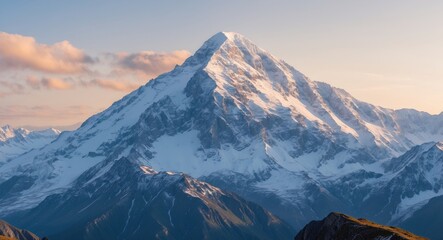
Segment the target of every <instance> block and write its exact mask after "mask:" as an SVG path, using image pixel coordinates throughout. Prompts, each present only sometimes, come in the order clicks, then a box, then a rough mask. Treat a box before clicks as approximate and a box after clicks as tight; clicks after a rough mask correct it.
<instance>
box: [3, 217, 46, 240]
mask: <svg viewBox="0 0 443 240" xmlns="http://www.w3.org/2000/svg"><path fill="white" fill-rule="evenodd" d="M0 240H40V238H39V237H37V236H36V235H35V234H34V233H32V232H30V231H27V230H23V229H19V228H16V227H14V226H12V225H11V224H9V223H7V222H5V221H3V220H0Z"/></svg>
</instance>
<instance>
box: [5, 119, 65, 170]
mask: <svg viewBox="0 0 443 240" xmlns="http://www.w3.org/2000/svg"><path fill="white" fill-rule="evenodd" d="M59 134H60V131H59V130H57V129H54V128H49V129H45V130H40V131H30V130H28V129H25V128H13V127H12V126H10V125H5V126H3V127H0V166H1V165H2V164H3V163H4V162H5V161H6V160H7V159H11V158H14V157H16V156H18V155H20V154H22V153H25V152H27V151H29V150H31V149H33V148H41V147H43V146H45V145H46V144H48V143H49V142H51V141H52V140H54V139H55V138H56V137H57V136H58V135H59Z"/></svg>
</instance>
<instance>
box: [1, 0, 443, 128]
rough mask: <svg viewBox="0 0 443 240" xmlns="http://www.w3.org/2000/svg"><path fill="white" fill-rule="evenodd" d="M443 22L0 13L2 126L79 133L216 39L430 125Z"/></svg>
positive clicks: (240, 12) (364, 11) (6, 9)
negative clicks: (245, 44)
mask: <svg viewBox="0 0 443 240" xmlns="http://www.w3.org/2000/svg"><path fill="white" fill-rule="evenodd" d="M442 11H443V2H441V1H427V2H426V4H425V3H423V2H420V1H412V0H406V1H399V0H398V1H390V2H385V1H367V2H363V1H358V2H357V1H341V2H340V3H337V2H334V3H333V2H328V1H309V2H308V1H272V2H271V1H265V0H260V1H256V2H254V4H253V5H252V6H251V4H250V3H248V2H246V1H244V2H237V1H224V2H223V3H216V2H207V1H192V2H189V1H186V2H184V1H168V2H152V3H147V2H143V1H133V2H131V4H128V3H124V2H121V1H108V2H107V3H106V4H100V3H99V2H88V1H76V2H67V1H62V2H52V1H38V2H24V1H23V2H22V1H14V2H6V3H2V6H1V8H0V32H1V33H0V125H4V124H11V125H13V126H33V127H38V126H67V125H72V124H76V123H78V122H82V121H84V120H85V119H86V118H87V117H89V116H91V115H92V114H94V113H97V112H98V111H101V110H103V109H105V108H107V107H108V106H109V105H110V104H112V102H114V101H116V100H118V99H120V98H121V97H122V96H124V95H126V94H127V93H129V92H130V91H132V90H134V89H136V88H137V87H138V86H140V85H142V84H145V83H146V82H147V81H148V80H149V79H152V78H154V77H155V76H157V75H159V74H161V73H163V72H166V71H169V70H170V69H172V68H173V67H174V66H175V65H176V64H180V63H182V62H183V61H184V60H185V59H186V58H187V57H188V56H189V55H190V54H192V53H193V52H194V51H195V50H196V49H197V48H198V47H199V46H200V45H201V44H202V43H203V42H204V41H205V40H206V39H208V38H209V37H210V36H212V35H213V34H215V33H216V32H220V31H234V32H238V33H241V34H242V35H244V36H246V37H247V38H249V39H251V40H252V41H253V42H255V43H256V44H257V45H259V46H260V47H262V48H264V49H266V50H267V51H269V52H270V53H272V54H274V55H275V56H277V57H279V58H282V59H284V60H285V61H286V62H288V63H289V64H290V65H292V66H294V67H295V68H297V69H298V70H299V71H301V72H302V73H304V74H305V75H307V76H308V77H310V78H311V79H313V80H317V81H323V82H327V83H330V84H331V85H333V86H335V87H339V88H343V89H345V90H346V91H348V92H350V93H351V94H352V95H353V96H354V97H356V98H358V99H360V100H362V101H367V102H370V103H373V104H375V105H379V106H383V107H387V108H394V109H398V108H415V109H418V110H422V111H426V112H429V113H433V114H438V113H440V112H442V111H443V106H442V105H441V103H442V102H443V94H442V93H441V92H442V89H443V81H442V79H443V61H442V60H441V59H442V56H443V44H442V43H443V28H441V27H440V26H441V25H442V24H443V15H442V14H441V12H442ZM276 23H277V24H276Z"/></svg>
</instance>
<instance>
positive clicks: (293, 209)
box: [0, 32, 443, 228]
mask: <svg viewBox="0 0 443 240" xmlns="http://www.w3.org/2000/svg"><path fill="white" fill-rule="evenodd" d="M441 140H443V114H441V115H430V114H427V113H423V112H418V111H415V110H391V109H386V108H382V107H377V106H374V105H371V104H369V103H365V102H362V101H359V100H357V99H355V98H353V97H352V96H351V95H350V94H349V93H347V92H346V91H344V90H341V89H337V88H334V87H332V86H330V85H328V84H326V83H321V82H316V81H312V80H310V79H309V78H307V77H306V76H304V75H303V74H302V73H300V72H299V71H297V70H296V69H294V68H293V67H291V66H290V65H288V64H287V63H285V62H284V61H282V60H280V59H278V58H276V57H274V56H273V55H271V54H270V53H268V52H266V51H265V50H263V49H261V48H259V47H257V46H256V45H255V44H253V43H252V42H251V41H250V40H248V39H246V38H245V37H243V36H241V35H240V34H237V33H224V32H222V33H218V34H216V35H214V36H213V37H211V38H210V39H209V40H208V41H206V42H205V43H204V44H203V46H202V47H201V48H200V49H198V50H197V51H196V52H195V54H194V55H193V56H191V57H189V58H188V59H187V60H186V61H185V62H184V63H183V64H182V65H181V66H177V67H176V68H175V69H174V70H172V71H171V72H168V73H164V74H162V75H160V76H159V77H157V78H156V79H153V80H151V81H149V82H148V83H147V84H146V85H144V86H142V87H140V88H139V89H137V90H135V91H134V92H132V93H130V94H129V95H127V96H125V97H124V98H123V99H121V100H119V101H117V102H115V103H114V104H112V106H110V107H109V108H108V109H106V110H105V111H103V112H101V113H98V114H96V115H94V116H92V117H90V118H89V119H88V120H87V121H85V122H84V123H83V124H82V126H81V127H80V128H79V129H77V130H76V131H73V132H67V133H64V134H61V136H60V137H58V138H57V140H56V141H54V142H52V143H51V144H49V145H47V146H45V147H44V148H41V149H35V150H33V151H30V152H28V153H26V154H24V155H21V156H19V157H17V158H15V159H14V160H13V161H10V162H8V163H6V164H5V165H3V166H1V167H0V192H1V191H6V192H7V193H8V194H7V195H3V196H0V209H1V210H0V215H2V214H3V215H7V214H9V213H13V212H16V211H17V210H18V209H23V208H31V207H34V206H36V205H38V204H39V203H40V202H42V201H43V199H45V198H46V197H47V196H49V195H51V194H56V193H57V194H60V193H63V192H65V191H67V190H68V189H70V188H72V186H73V185H75V184H76V181H77V180H78V178H79V176H80V175H82V174H84V173H85V172H87V171H90V170H91V169H95V171H92V172H94V174H95V175H93V176H90V177H91V179H95V178H98V177H100V176H102V175H104V174H106V173H107V171H109V169H111V168H112V166H113V165H114V164H115V162H116V161H117V160H118V159H120V158H122V157H125V158H127V159H129V160H130V161H132V162H135V163H137V164H139V165H147V166H150V167H151V168H153V169H154V170H156V171H175V172H184V173H186V174H189V175H191V176H192V177H194V178H199V179H200V180H205V181H208V182H210V183H212V184H213V185H215V186H217V187H220V188H222V189H227V190H231V191H234V192H236V193H238V194H239V195H241V196H242V197H244V198H246V199H248V200H252V201H254V202H256V203H259V204H261V205H262V206H265V207H267V208H268V209H269V210H271V211H272V212H274V213H276V214H277V215H279V216H280V217H282V218H284V219H285V220H287V221H288V222H290V223H292V224H293V225H294V226H295V227H297V228H301V227H302V226H304V224H305V223H307V222H308V221H310V220H312V219H318V218H321V217H323V216H324V215H326V214H327V213H329V212H331V211H345V212H353V211H355V206H358V204H360V203H361V202H362V201H363V199H367V198H368V196H366V195H368V194H371V193H370V190H368V189H370V187H369V186H368V184H378V183H380V182H382V181H389V179H391V178H393V175H391V174H387V169H385V168H386V166H387V165H385V164H384V162H386V161H390V160H389V159H391V158H393V157H398V156H400V155H401V154H402V153H404V152H406V151H407V150H409V149H410V148H411V147H413V146H415V145H418V144H423V143H425V142H431V141H441ZM382 176H383V177H382ZM340 183H346V184H348V183H349V185H340ZM11 186H12V187H11ZM356 187H358V189H359V191H358V194H357V192H356V191H354V189H355V188H356ZM341 191H344V193H346V194H347V195H345V194H342V192H341ZM354 192H355V195H353V193H354ZM416 194H419V193H416ZM343 196H347V198H346V199H345V198H344V197H343ZM383 197H384V198H386V199H388V198H389V196H383ZM374 214H377V213H374Z"/></svg>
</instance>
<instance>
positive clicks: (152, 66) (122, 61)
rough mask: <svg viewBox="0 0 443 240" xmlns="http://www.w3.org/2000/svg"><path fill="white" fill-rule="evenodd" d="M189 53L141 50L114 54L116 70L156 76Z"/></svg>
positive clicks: (183, 59)
mask: <svg viewBox="0 0 443 240" xmlns="http://www.w3.org/2000/svg"><path fill="white" fill-rule="evenodd" d="M189 56H190V53H189V52H188V51H185V50H179V51H172V52H154V51H142V52H139V53H132V54H129V53H119V54H115V58H116V60H117V61H116V66H117V69H116V71H120V72H131V71H134V72H136V73H139V74H142V75H145V76H146V77H153V76H157V75H159V74H161V73H164V72H166V71H169V70H171V69H173V68H174V67H175V66H176V65H178V64H182V63H183V62H184V61H185V60H186V58H188V57H189Z"/></svg>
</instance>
